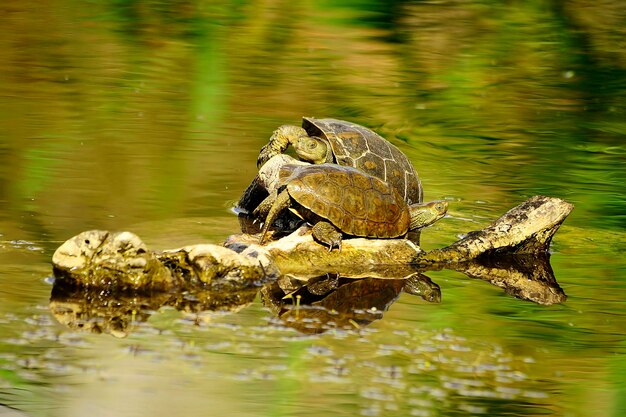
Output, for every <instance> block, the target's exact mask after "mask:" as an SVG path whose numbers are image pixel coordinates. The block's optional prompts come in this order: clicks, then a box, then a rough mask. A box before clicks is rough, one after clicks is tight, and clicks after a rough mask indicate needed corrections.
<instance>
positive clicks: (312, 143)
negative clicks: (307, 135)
mask: <svg viewBox="0 0 626 417" xmlns="http://www.w3.org/2000/svg"><path fill="white" fill-rule="evenodd" d="M316 147H317V142H315V141H314V140H312V141H309V149H315V148H316Z"/></svg>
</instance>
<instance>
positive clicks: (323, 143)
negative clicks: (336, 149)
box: [293, 136, 333, 164]
mask: <svg viewBox="0 0 626 417" xmlns="http://www.w3.org/2000/svg"><path fill="white" fill-rule="evenodd" d="M293 148H294V149H295V151H296V154H297V155H298V157H299V158H300V159H301V160H303V161H306V162H310V163H312V164H324V163H331V162H333V153H332V150H331V148H330V144H329V143H328V141H327V140H325V139H322V138H319V137H317V136H300V137H299V138H298V140H297V142H295V143H294V144H293Z"/></svg>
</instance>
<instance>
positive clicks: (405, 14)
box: [0, 0, 626, 417]
mask: <svg viewBox="0 0 626 417" xmlns="http://www.w3.org/2000/svg"><path fill="white" fill-rule="evenodd" d="M5 3H6V4H2V5H1V6H0V12H1V13H0V16H1V17H0V21H1V22H2V24H1V25H0V58H1V59H0V283H1V288H2V290H1V294H2V303H1V305H0V336H1V337H0V365H1V366H0V405H1V406H2V407H3V408H0V414H2V413H5V412H6V413H9V412H10V410H12V412H13V413H14V414H15V415H28V416H84V415H91V416H94V417H96V416H113V415H115V416H139V415H154V416H170V415H183V414H184V415H189V416H195V415H198V416H199V415H213V414H215V415H218V414H219V415H232V416H283V415H284V416H292V415H299V416H306V415H311V416H315V415H321V414H324V415H337V416H353V415H365V416H378V415H380V416H383V415H384V416H394V415H397V416H407V415H414V416H457V415H458V416H462V415H463V416H465V415H481V414H484V415H515V416H534V415H559V416H594V417H596V416H615V417H617V416H622V415H624V414H625V413H626V400H624V398H626V303H624V300H626V281H625V280H624V277H625V276H626V261H625V258H624V255H623V254H624V251H625V250H626V237H625V234H624V226H625V225H626V217H625V213H626V201H625V198H624V194H625V193H624V191H625V189H624V183H626V170H625V169H624V166H625V165H624V163H625V162H626V149H625V145H624V144H625V142H624V138H625V137H626V125H625V124H624V120H626V115H625V105H626V88H625V86H626V54H625V53H624V51H625V50H626V49H625V48H624V47H623V46H624V29H623V27H624V21H625V20H626V8H625V7H624V5H623V4H622V3H621V2H618V1H606V2H601V3H597V4H586V3H584V2H569V3H562V2H558V1H553V2H544V1H530V2H521V3H511V4H507V5H503V4H500V3H492V2H480V1H477V2H448V3H445V2H444V3H437V2H434V3H433V2H403V1H396V2H391V3H389V4H385V5H384V6H383V5H382V4H380V3H377V2H369V1H358V2H355V1H350V2H348V1H341V2H336V1H334V2H330V1H323V2H296V3H294V2H291V1H270V2H250V1H238V2H219V1H218V2H215V1H211V2H209V1H198V2H185V1H178V2H173V3H168V2H159V1H148V2H139V3H138V2H130V1H124V0H118V1H112V2H96V1H90V2H76V1H72V0H55V1H51V2H45V3H41V2H36V3H35V2H28V1H26V2H5ZM303 115H311V116H316V117H334V118H338V119H346V120H350V121H353V122H357V123H360V124H363V125H365V126H367V127H370V128H372V129H374V130H375V131H377V132H379V133H380V134H382V135H383V136H385V137H386V138H388V139H389V140H391V141H392V142H393V143H395V144H396V145H397V146H399V147H400V149H401V150H402V151H404V152H405V153H406V154H407V155H408V156H409V157H410V159H411V161H412V162H413V163H414V165H415V166H416V168H417V170H418V172H419V174H420V177H421V178H422V183H423V185H424V189H425V198H426V199H438V198H443V199H447V200H448V201H449V202H450V207H451V217H450V218H447V219H445V220H443V221H441V222H439V223H437V224H436V225H435V226H433V227H431V228H429V229H428V230H427V231H426V232H425V233H423V245H424V246H425V247H426V248H428V249H430V248H434V247H441V246H444V245H446V244H448V243H451V242H452V241H454V240H456V239H457V237H458V236H459V235H460V234H462V233H465V232H467V231H469V230H473V229H478V228H481V227H483V226H485V225H486V224H488V222H489V221H490V220H491V219H494V218H496V217H498V216H499V215H500V214H502V213H503V212H504V211H506V210H507V209H509V208H510V207H512V206H514V205H517V204H518V203H520V202H522V201H523V200H525V199H526V198H527V197H530V196H532V195H535V194H545V195H550V196H554V197H560V198H563V199H566V200H567V201H570V202H572V203H573V204H574V205H575V209H574V211H573V212H572V214H571V215H570V217H569V218H568V219H567V221H566V222H565V223H564V225H563V226H562V228H561V230H560V231H559V232H558V233H557V235H556V236H555V239H554V241H553V244H552V258H551V262H552V267H553V269H554V273H555V276H556V278H557V280H558V281H559V283H560V285H561V287H562V288H563V290H564V291H565V293H566V294H567V296H568V299H567V301H566V302H565V303H563V304H560V305H553V306H541V305H538V304H534V303H531V302H528V301H522V300H519V299H516V298H513V297H511V296H509V295H507V294H505V293H504V292H503V291H502V290H501V289H499V288H497V287H495V286H492V285H490V284H488V283H486V282H483V281H478V280H471V279H469V278H467V277H466V276H464V275H462V274H459V273H456V272H452V271H445V270H444V271H438V272H433V273H429V277H430V278H431V279H432V280H433V281H434V282H436V283H437V284H438V285H439V286H440V288H441V294H442V300H441V303H438V304H437V303H428V302H425V301H423V300H422V299H420V298H419V297H415V296H413V295H410V294H407V293H403V292H400V293H399V294H397V299H394V300H395V301H394V300H392V301H394V302H390V303H389V305H388V310H387V311H384V312H381V311H379V312H378V313H376V314H377V316H376V319H375V320H373V321H371V323H369V324H367V325H362V326H359V327H358V328H356V327H355V328H354V329H352V330H330V331H326V332H324V333H321V334H309V333H306V332H303V331H301V330H298V329H296V328H294V327H290V326H289V323H288V322H285V321H281V320H280V319H279V318H277V317H276V316H275V314H274V313H273V312H272V311H271V310H270V309H268V308H266V307H264V305H263V304H262V302H261V298H260V296H256V297H254V298H252V299H250V300H248V302H245V303H242V305H240V306H239V307H238V308H237V309H236V311H233V312H222V313H210V312H193V311H180V310H177V309H175V308H171V307H169V308H168V307H164V308H160V309H158V310H156V311H150V312H149V314H148V316H147V319H146V321H142V320H140V318H139V317H137V320H136V321H135V322H132V323H130V330H131V331H130V332H129V333H128V334H127V335H126V337H125V338H116V337H113V336H112V335H111V334H94V333H91V332H87V331H78V330H76V329H70V328H68V327H66V326H64V325H62V324H61V323H60V322H59V321H58V320H57V319H55V317H54V316H53V315H52V314H51V312H50V308H49V300H50V297H51V291H52V285H51V284H50V280H49V279H47V277H49V276H50V274H51V267H50V258H51V255H52V253H53V252H54V250H55V248H56V247H58V246H59V245H60V244H61V243H62V242H63V241H65V240H66V239H68V238H70V237H71V236H73V235H75V234H77V233H79V232H81V231H83V230H89V229H97V228H101V229H108V230H130V231H133V232H135V233H136V234H138V235H139V236H140V237H141V238H142V239H143V240H144V241H145V242H146V243H147V244H148V246H149V247H151V248H154V249H166V248H173V247H177V246H181V245H185V244H191V243H200V242H213V243H219V242H221V241H222V240H223V239H224V238H225V237H227V236H228V235H230V234H232V233H235V232H236V231H237V230H238V222H237V219H236V217H235V216H234V215H233V214H232V212H231V210H230V209H231V207H232V206H233V203H234V201H236V200H237V199H238V197H239V195H240V193H241V192H242V191H243V190H244V189H245V187H246V186H247V184H248V183H249V182H250V180H251V179H252V177H253V176H254V175H255V172H256V165H255V161H256V156H257V154H258V150H259V148H260V147H261V146H262V145H263V144H264V143H266V141H267V139H268V138H269V135H270V134H271V132H272V131H273V130H274V129H275V128H276V127H278V126H279V125H281V124H285V123H292V124H298V123H299V121H300V118H301V117H302V116H303ZM94 302H95V301H94ZM9 415H10V414H9Z"/></svg>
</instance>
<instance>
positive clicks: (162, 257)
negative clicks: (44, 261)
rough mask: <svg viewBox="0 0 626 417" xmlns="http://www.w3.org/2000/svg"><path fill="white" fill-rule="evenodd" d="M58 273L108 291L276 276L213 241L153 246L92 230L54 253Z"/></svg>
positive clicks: (220, 284)
mask: <svg viewBox="0 0 626 417" xmlns="http://www.w3.org/2000/svg"><path fill="white" fill-rule="evenodd" d="M52 264H53V271H54V275H55V276H56V277H57V278H58V279H59V280H61V281H64V282H66V283H68V284H71V285H75V286H81V287H87V288H101V289H106V290H109V291H144V292H146V291H149V292H154V291H170V290H179V291H182V290H185V289H189V288H205V287H208V288H212V289H224V290H233V289H237V288H245V287H254V286H259V285H260V284H261V283H262V282H264V281H265V280H268V279H272V278H275V277H276V276H277V271H276V270H275V268H273V265H272V264H268V265H265V266H264V265H261V264H259V262H258V261H257V260H255V259H252V258H249V257H244V256H242V255H240V254H238V253H236V252H234V251H232V250H230V249H228V248H225V247H223V246H218V245H211V244H200V245H191V246H186V247H183V248H180V249H173V250H167V251H162V252H156V251H150V250H148V248H147V247H146V245H145V244H144V243H143V242H142V241H141V239H140V238H139V237H137V236H136V235H135V234H133V233H131V232H108V231H105V230H89V231H86V232H82V233H80V234H78V235H76V236H74V237H73V238H71V239H68V240H67V241H65V243H63V244H62V245H61V246H59V248H58V249H57V250H56V251H55V252H54V255H53V256H52Z"/></svg>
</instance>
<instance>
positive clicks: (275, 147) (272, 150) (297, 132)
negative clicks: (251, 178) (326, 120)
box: [256, 125, 308, 168]
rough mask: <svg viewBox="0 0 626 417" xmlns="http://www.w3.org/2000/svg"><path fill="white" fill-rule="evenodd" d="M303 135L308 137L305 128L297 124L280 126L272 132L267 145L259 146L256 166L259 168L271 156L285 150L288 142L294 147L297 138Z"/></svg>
mask: <svg viewBox="0 0 626 417" xmlns="http://www.w3.org/2000/svg"><path fill="white" fill-rule="evenodd" d="M303 136H304V137H308V135H307V133H306V130H304V129H303V128H301V127H299V126H292V125H283V126H280V127H279V128H278V129H276V130H275V131H274V133H272V136H271V137H270V140H269V142H268V143H267V145H265V146H263V147H262V148H261V152H260V153H259V158H258V159H257V161H256V166H257V168H261V167H262V166H263V165H264V164H265V163H266V162H267V161H268V160H269V159H270V158H271V157H272V156H275V155H278V154H281V153H283V152H285V150H287V148H288V147H289V144H292V145H293V146H294V147H295V146H296V143H298V140H299V138H300V137H303Z"/></svg>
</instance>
